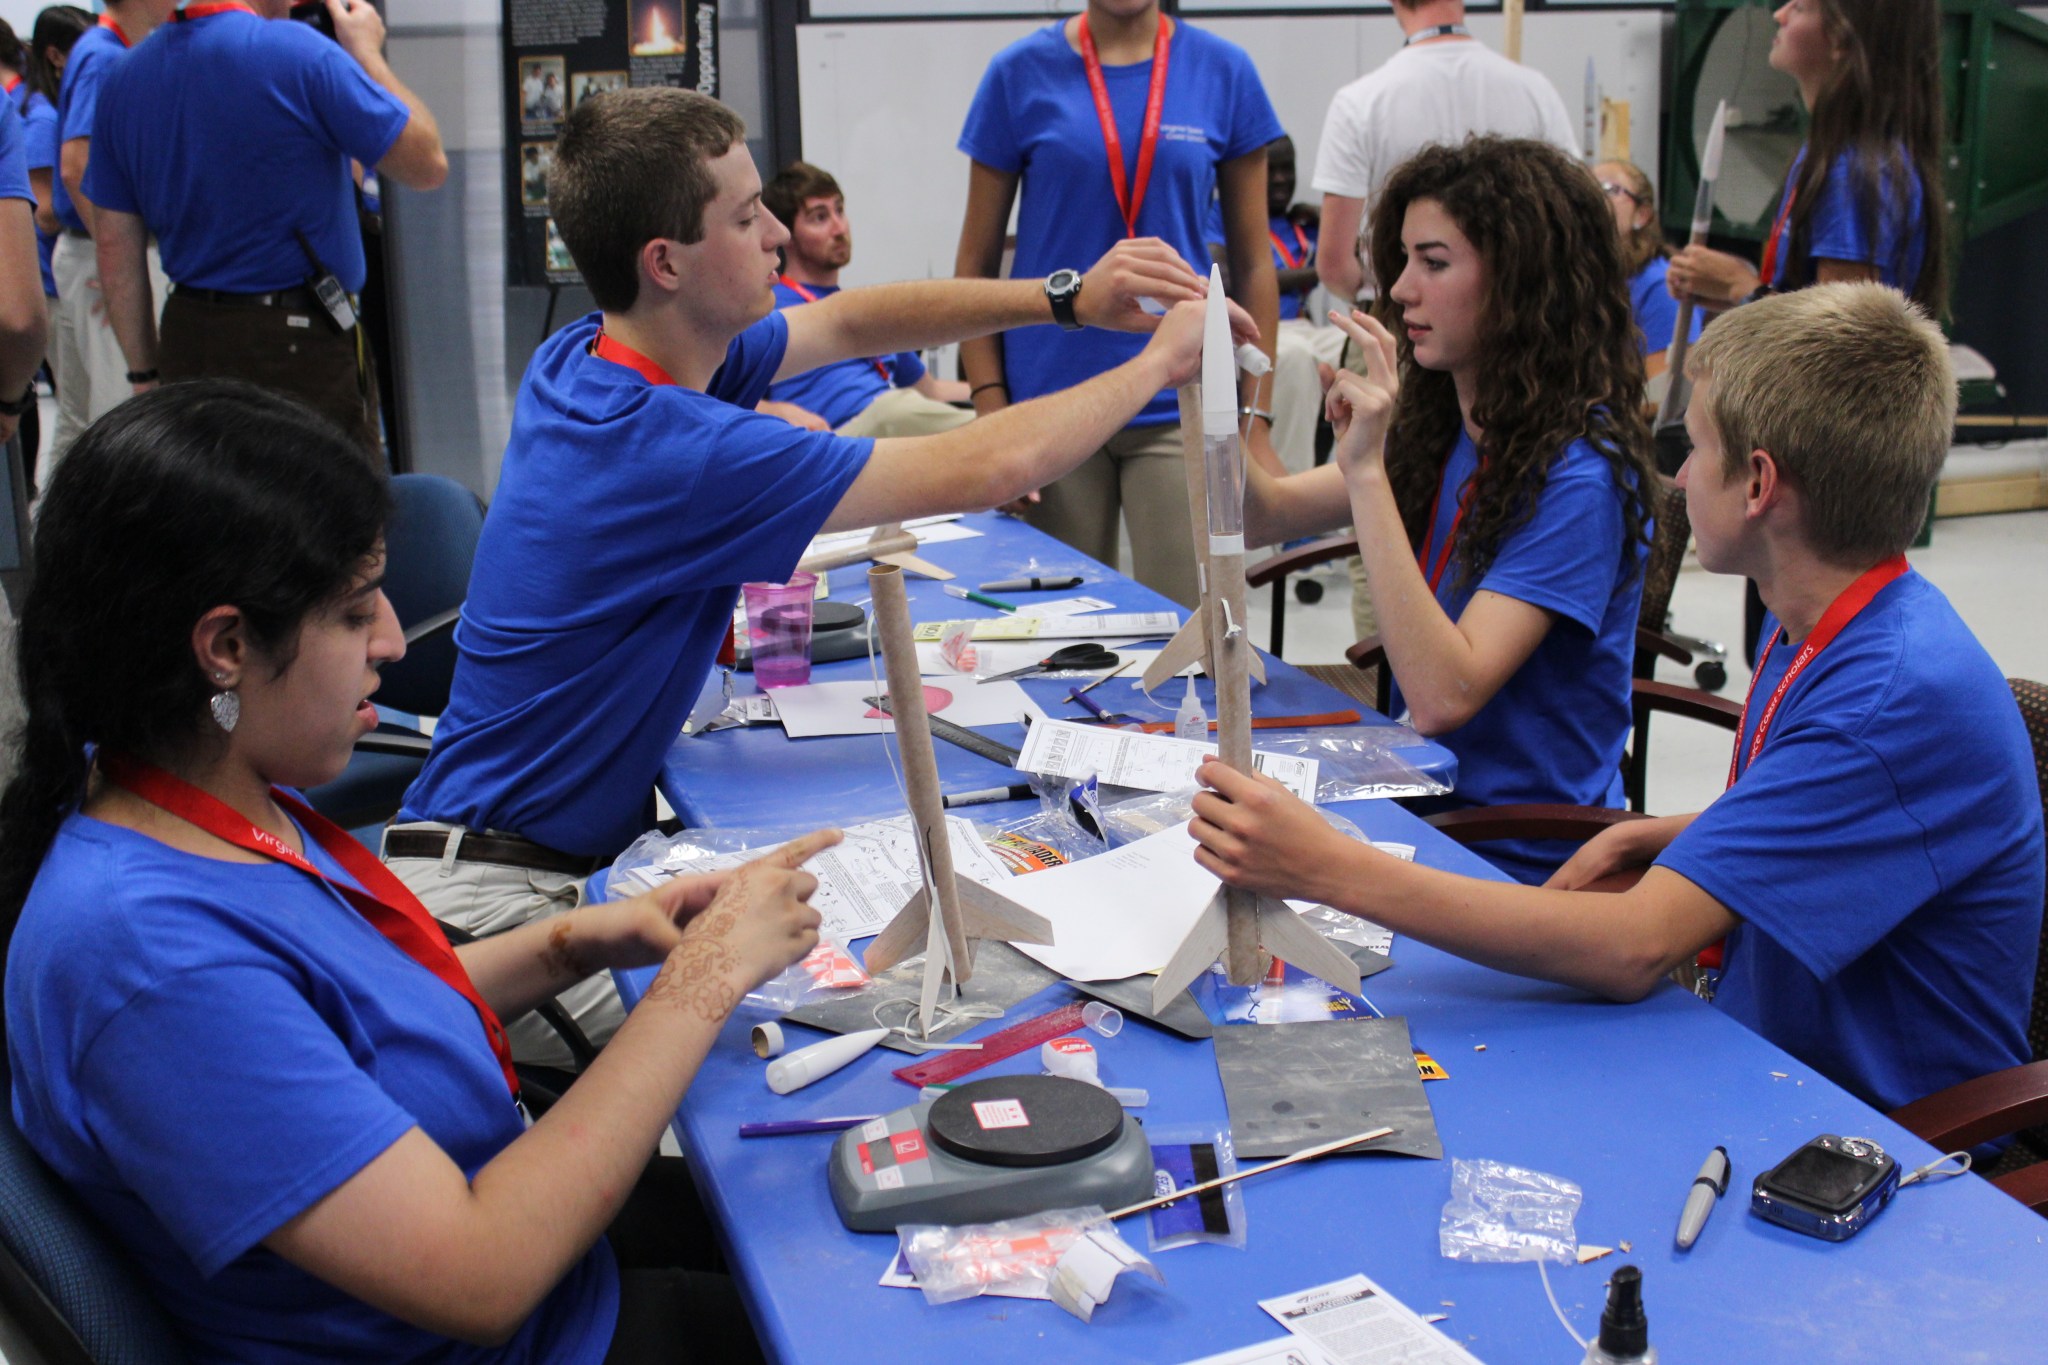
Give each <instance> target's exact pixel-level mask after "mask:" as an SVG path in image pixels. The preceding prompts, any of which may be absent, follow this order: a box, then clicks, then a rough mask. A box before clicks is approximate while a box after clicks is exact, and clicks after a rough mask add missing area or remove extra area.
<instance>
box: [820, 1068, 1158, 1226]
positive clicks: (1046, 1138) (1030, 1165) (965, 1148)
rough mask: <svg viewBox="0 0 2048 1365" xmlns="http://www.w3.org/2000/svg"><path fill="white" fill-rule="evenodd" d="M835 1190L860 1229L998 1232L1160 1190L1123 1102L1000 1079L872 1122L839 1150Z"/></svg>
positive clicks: (852, 1132) (1084, 1087) (1061, 1081)
mask: <svg viewBox="0 0 2048 1365" xmlns="http://www.w3.org/2000/svg"><path fill="white" fill-rule="evenodd" d="M828 1169H829V1181H830V1184H831V1187H832V1204H833V1207H834V1208H836V1209H837V1210H838V1211H839V1220H840V1221H841V1222H842V1223H844V1224H846V1226H847V1227H849V1228H851V1229H852V1230H853V1231H855V1232H892V1231H894V1230H895V1229H896V1228H897V1226H898V1225H900V1224H903V1223H939V1224H946V1225H958V1224H962V1223H992V1222H996V1221H999V1220H1001V1219H1004V1218H1019V1217H1022V1216H1024V1215H1025V1214H1031V1213H1042V1212H1044V1211H1045V1210H1047V1209H1064V1208H1076V1207H1080V1206H1083V1205H1088V1204H1096V1205H1100V1206H1101V1207H1102V1208H1105V1209H1119V1208H1122V1207H1124V1206H1125V1205H1127V1204H1136V1203H1138V1202H1140V1201H1142V1200H1145V1199H1149V1198H1150V1197H1151V1196H1152V1193H1153V1175H1152V1146H1151V1144H1150V1143H1149V1142H1148V1141H1146V1138H1145V1130H1144V1128H1143V1127H1142V1126H1140V1125H1139V1124H1138V1123H1137V1122H1136V1121H1135V1120H1133V1119H1131V1118H1129V1117H1127V1116H1126V1115H1125V1114H1124V1110H1123V1106H1122V1105H1120V1104H1118V1103H1117V1101H1116V1097H1115V1096H1113V1095H1111V1094H1110V1093H1109V1092H1108V1091H1106V1090H1104V1089H1102V1088H1101V1087H1099V1086H1093V1085H1090V1084H1088V1083H1087V1082H1086V1081H1075V1080H1068V1079H1067V1078H1065V1077H1062V1076H1030V1075H1024V1076H997V1077H992V1078H990V1079H988V1080H981V1081H972V1082H969V1083H968V1084H966V1085H962V1086H958V1087H955V1088H954V1089H952V1090H949V1091H947V1092H946V1093H945V1094H944V1095H941V1096H939V1097H938V1098H937V1099H935V1100H920V1101H918V1102H917V1103H916V1104H913V1105H911V1106H910V1107H909V1108H907V1109H898V1110H897V1111H895V1112H894V1113H892V1114H884V1115H882V1116H881V1117H880V1118H877V1119H871V1120H869V1121H868V1122H867V1123H865V1124H863V1125H862V1126H860V1127H858V1128H850V1129H848V1130H847V1131H846V1132H844V1133H842V1134H840V1136H839V1140H838V1141H837V1142H836V1143H834V1144H833V1147H832V1156H831V1165H830V1167H829V1168H828Z"/></svg>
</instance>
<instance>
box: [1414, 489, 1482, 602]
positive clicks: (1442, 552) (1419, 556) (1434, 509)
mask: <svg viewBox="0 0 2048 1365" xmlns="http://www.w3.org/2000/svg"><path fill="white" fill-rule="evenodd" d="M1485 468H1486V462H1485V461H1484V460H1481V461H1480V462H1479V466H1478V468H1476V469H1474V470H1473V471H1472V477H1471V478H1469V479H1467V480H1465V487H1464V489H1463V490H1462V491H1461V492H1460V493H1459V494H1458V510H1457V511H1456V512H1454V513H1452V514H1451V528H1450V530H1448V531H1446V532H1445V533H1444V542H1443V544H1442V545H1441V546H1439V547H1438V549H1437V555H1436V567H1435V568H1433V569H1432V568H1431V567H1430V564H1429V538H1430V537H1431V536H1432V535H1435V534H1436V518H1437V514H1438V513H1439V512H1441V511H1442V510H1443V505H1444V486H1443V483H1442V481H1441V480H1439V481H1438V483H1437V486H1436V496H1435V497H1434V498H1432V499H1431V500H1430V503H1429V529H1428V530H1426V531H1424V532H1423V535H1422V549H1421V550H1419V551H1417V552H1416V555H1415V566H1416V567H1417V568H1419V569H1421V570H1422V573H1423V576H1424V577H1425V578H1427V579H1428V580H1429V595H1430V596H1431V597H1434V596H1436V585H1437V584H1439V583H1441V582H1443V581H1444V570H1445V569H1446V568H1448V567H1449V566H1450V562H1451V550H1452V548H1453V547H1455V546H1456V545H1457V543H1458V527H1459V525H1460V524H1462V523H1463V522H1464V520H1465V512H1466V510H1467V509H1468V508H1470V507H1471V506H1472V495H1473V494H1474V493H1475V492H1477V491H1478V489H1479V475H1480V473H1481V472H1482V471H1484V470H1485Z"/></svg>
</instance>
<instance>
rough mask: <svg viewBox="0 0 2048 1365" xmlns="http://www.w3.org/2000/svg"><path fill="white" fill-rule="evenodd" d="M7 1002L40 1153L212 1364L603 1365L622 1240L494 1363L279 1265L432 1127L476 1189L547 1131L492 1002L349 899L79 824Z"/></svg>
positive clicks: (314, 853) (28, 911)
mask: <svg viewBox="0 0 2048 1365" xmlns="http://www.w3.org/2000/svg"><path fill="white" fill-rule="evenodd" d="M306 842H307V845H308V857H309V858H310V860H311V861H312V862H313V864H314V865H315V866H316V867H319V868H320V869H321V870H322V871H323V872H326V873H327V874H328V875H329V876H332V877H336V878H338V879H340V880H342V881H348V880H349V878H348V877H347V874H346V873H344V872H342V871H341V869H340V868H339V867H337V866H336V865H335V864H334V862H333V861H332V860H331V859H330V858H328V857H327V855H326V854H325V852H324V851H322V850H321V849H320V848H319V847H318V846H317V845H314V844H313V843H312V841H311V840H310V839H309V840H307V841H306ZM6 1000H7V1045H8V1054H9V1058H10V1061H11V1063H12V1067H13V1075H14V1086H13V1090H14V1093H13V1103H14V1116H15V1119H16V1121H17V1122H18V1123H19V1124H20V1125H21V1130H22V1133H23V1135H24V1136H26V1137H27V1139H28V1141H29V1144H30V1145H31V1146H32V1147H34V1148H35V1150H36V1152H37V1153H38V1154H39V1155H41V1157H42V1158H43V1160H44V1161H46V1162H48V1163H49V1164H50V1166H51V1168H52V1169H54V1170H55V1171H56V1173H57V1174H58V1176H59V1177H60V1178H61V1179H62V1180H63V1181H64V1183H65V1184H66V1185H68V1186H69V1187H70V1188H71V1189H72V1190H73V1191H74V1192H75V1193H76V1194H77V1195H78V1196H79V1198H80V1199H82V1200H83V1201H84V1203H85V1204H86V1206H87V1207H88V1208H89V1209H91V1210H92V1212H93V1214H94V1215H95V1216H96V1217H97V1218H98V1219H99V1221H100V1222H101V1224H102V1225H103V1226H104V1227H105V1228H106V1229H107V1230H108V1231H109V1232H110V1233H112V1234H113V1237H114V1239H115V1240H116V1241H117V1242H118V1243H119V1244H120V1245H121V1246H123V1247H124V1248H126V1250H127V1251H128V1252H129V1253H130V1254H131V1255H132V1256H133V1257H134V1259H135V1262H136V1264H137V1266H138V1268H139V1269H140V1271H141V1273H142V1277H143V1279H144V1281H145V1282H146V1283H147V1284H148V1286H149V1287H150V1289H151V1290H152V1291H153V1294H154V1297H155V1298H156V1300H157V1302H158V1303H159V1304H161V1305H162V1306H163V1308H164V1310H165V1312H166V1313H168V1314H169V1315H170V1317H171V1319H172V1320H173V1322H175V1323H176V1324H177V1326H178V1328H179V1330H180V1332H181V1333H182V1334H183V1335H184V1337H185V1338H186V1340H187V1341H188V1343H189V1344H190V1345H191V1346H192V1347H193V1351H192V1354H193V1358H194V1359H206V1360H233V1361H279V1360H306V1361H312V1360H321V1361H379V1362H383V1361H423V1360H433V1361H437V1362H441V1361H475V1362H483V1361H506V1362H509V1361H536V1362H538V1361H556V1360H565V1361H592V1362H594V1361H598V1360H601V1359H602V1358H603V1356H604V1353H605V1349H606V1346H607V1344H608V1343H609V1341H610V1339H611V1335H612V1330H613V1326H614V1323H615V1322H616V1319H617V1316H618V1271H617V1267H616V1265H615V1264H614V1262H613V1259H612V1254H611V1250H610V1248H609V1247H608V1246H607V1245H606V1244H605V1243H604V1242H603V1241H602V1240H600V1241H599V1242H598V1243H597V1244H596V1245H594V1246H593V1247H592V1248H591V1249H590V1251H589V1252H587V1253H586V1254H585V1255H584V1256H583V1258H582V1259H581V1260H580V1261H579V1262H577V1264H576V1265H575V1266H574V1267H573V1268H572V1269H571V1270H570V1271H569V1273H568V1275H567V1276H566V1277H565V1278H564V1279H563V1280H562V1282H561V1283H560V1284H559V1285H557V1286H556V1287H555V1289H554V1290H553V1291H551V1292H550V1293H549V1295H548V1297H547V1298H546V1299H545V1300H543V1301H542V1303H541V1306H540V1308H539V1309H538V1310H537V1311H536V1312H535V1313H534V1315H533V1316H532V1317H531V1318H530V1319H528V1320H527V1322H526V1323H525V1324H524V1325H523V1326H522V1327H521V1328H520V1329H519V1332H518V1334H517V1335H516V1336H514V1337H513V1339H512V1340H511V1341H510V1342H509V1343H507V1344H506V1345H505V1346H502V1347H498V1348H495V1349H492V1348H484V1347H473V1346H466V1345H464V1344H462V1343H459V1342H453V1341H450V1340H448V1339H447V1338H445V1337H440V1336H436V1335H434V1334H433V1333H430V1332H426V1331H423V1330H421V1329H420V1328H417V1327H413V1326H410V1325H408V1324H406V1323H403V1322H401V1321H399V1320H398V1319H396V1318H394V1317H392V1316H391V1315H389V1314H388V1313H385V1312H383V1311H381V1310H379V1309H376V1308H373V1307H371V1306H370V1305H368V1304H366V1303H363V1302H362V1301H361V1300H359V1299H355V1298H353V1297H351V1296H349V1295H348V1294H346V1293H344V1292H342V1291H341V1290H339V1289H336V1288H334V1287H333V1286H332V1285H329V1284H327V1283H326V1282H324V1281H322V1280H319V1279H317V1278H315V1277H314V1276H312V1275H309V1274H307V1273H306V1272H305V1271H303V1270H300V1269H298V1268H297V1267H295V1266H293V1265H292V1264H290V1263H289V1262H287V1261H286V1260H284V1259H283V1258H282V1257H280V1256H278V1255H276V1254H275V1253H273V1252H271V1251H269V1250H267V1249H266V1248H264V1247H263V1246H262V1245H261V1243H262V1241H263V1239H264V1238H266V1237H268V1236H269V1235H270V1234H271V1233H273V1232H275V1231H276V1230H277V1229H278V1228H279V1227H282V1226H283V1225H284V1224H285V1223H287V1222H289V1221H290V1220H291V1219H293V1218H295V1217H297V1216H298V1215H299V1214H301V1213H303V1212H304V1211H305V1210H307V1209H308V1208H311V1207H312V1206H313V1205H314V1204H316V1203H318V1202H319V1201H320V1200H321V1199H323V1198H325V1197H326V1196H327V1195H328V1194H329V1193H331V1192H332V1191H333V1190H335V1189H336V1188H337V1187H339V1186H340V1185H342V1184H344V1183H345V1182H346V1181H348V1180H349V1178H350V1177H352V1176H354V1175H355V1174H356V1173H357V1172H358V1171H360V1170H362V1169H363V1167H365V1166H366V1165H368V1164H369V1163H370V1162H371V1161H372V1160H374V1159H375V1158H376V1157H378V1156H379V1155H381V1154H382V1153H383V1152H384V1151H385V1150H386V1149H388V1148H389V1147H390V1146H391V1144H392V1143H394V1142H395V1141H397V1140H398V1138H399V1137H400V1136H402V1135H403V1134H405V1133H406V1132H408V1131H410V1130H412V1129H414V1128H418V1129H420V1130H421V1131H422V1132H424V1133H425V1134H426V1135H427V1136H428V1137H429V1138H431V1139H433V1141H434V1142H435V1143H436V1144H438V1145H439V1146H440V1147H441V1149H442V1150H443V1151H445V1152H446V1153H447V1154H448V1156H449V1158H450V1159H451V1160H452V1161H454V1162H455V1164H456V1165H458V1166H460V1167H461V1168H462V1171H463V1173H464V1174H465V1175H467V1176H470V1177H474V1176H475V1174H476V1172H477V1171H478V1170H480V1169H482V1167H483V1166H484V1165H485V1164H487V1163H488V1162H489V1161H490V1160H491V1159H492V1158H493V1157H495V1156H497V1154H498V1153H499V1152H501V1151H503V1150H504V1148H505V1147H506V1146H507V1145H509V1144H510V1143H511V1142H512V1141H513V1140H514V1139H515V1138H517V1137H518V1136H519V1135H520V1133H521V1132H522V1131H523V1129H524V1125H523V1124H522V1123H521V1121H520V1118H519V1114H518V1112H517V1111H516V1110H515V1109H514V1108H513V1106H512V1102H511V1099H510V1097H509V1096H508V1095H507V1094H506V1093H505V1077H504V1073H503V1072H502V1071H501V1070H500V1069H499V1067H498V1062H497V1058H496V1057H495V1056H494V1055H493V1054H492V1052H491V1048H490V1044H489V1043H488V1042H487V1041H486V1040H485V1037H484V1031H483V1027H482V1025H481V1024H480V1023H479V1022H478V1019H477V1015H476V1011H475V1010H474V1009H473V1008H472V1007H471V1006H470V1004H469V1002H468V1001H467V1000H465V999H463V997H462V996H461V995H459V994H457V993H456V992H455V991H454V990H453V989H451V988H449V987H448V986H446V985H445V984H443V983H442V982H441V981H440V980H438V979H437V978H436V977H435V976H434V975H433V974H432V973H430V972H429V971H428V970H427V969H426V968H424V967H422V966H421V965H420V964H418V963H417V962H414V961H413V960H412V959H411V958H410V957H408V956H406V954H405V953H404V952H403V951H402V950H400V949H399V948H398V947H396V946H395V945H393V944H392V943H391V942H390V940H388V939H386V938H385V937H384V936H383V935H382V934H380V933H378V932H377V930H376V929H375V928H373V927H372V926H371V925H370V923H369V921H368V920H366V919H364V918H363V917H362V915H361V914H360V913H358V912H357V911H356V910H355V909H354V908H353V907H351V906H350V905H349V904H348V903H347V902H346V901H344V900H342V899H341V897H340V896H339V895H337V894H336V893H335V892H334V891H333V890H332V889H331V888H328V887H327V886H325V885H323V884H322V883H319V882H316V881H314V880H313V879H312V878H311V877H308V876H306V875H305V874H304V873H302V872H298V871H296V870H294V869H292V868H290V867H287V866H285V865H284V864H282V863H266V864H262V865H245V864H240V863H228V862H222V861H219V860H217V859H212V858H203V857H199V856H197V855H194V854H190V853H183V852H180V851H178V850H176V849H172V848H170V847H168V846H166V845H164V844H160V843H158V842H157V841H156V840H154V839H151V838H149V837H147V836H145V835H142V834H138V833H136V832H134V831H133V830H128V829H124V828H121V827H119V826H115V825H109V824H106V823H103V822H101V821H98V820H93V819H90V818H87V817H85V816H81V815H73V816H72V817H71V818H70V819H69V820H67V821H66V822H65V824H64V827H63V829H62V830H61V831H60V832H59V833H58V835H57V838H56V841H55V842H54V843H53V844H52V846H51V849H50V852H49V854H48V856H47V857H45V859H44V860H43V865H42V869H41V870H40V871H39V872H38V873H37V875H36V881H35V885H34V887H33V888H32V889H31V891H30V893H29V897H28V901H27V904H26V906H25V907H24V908H23V910H22V915H21V922H20V926H19V927H18V928H17V929H16V930H15V933H14V940H13V945H12V947H11V948H10V950H9V952H8V957H7V991H6ZM507 1254H516V1253H515V1252H513V1251H511V1250H508V1251H507Z"/></svg>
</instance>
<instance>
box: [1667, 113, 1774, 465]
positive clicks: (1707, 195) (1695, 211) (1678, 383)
mask: <svg viewBox="0 0 2048 1365" xmlns="http://www.w3.org/2000/svg"><path fill="white" fill-rule="evenodd" d="M1727 136H1728V101H1727V100H1722V101H1721V102H1720V104H1718V105H1717V106H1715V108H1714V122H1713V126H1712V127H1710V128H1708V129H1707V147H1706V150H1705V151H1704V152H1702V153H1701V154H1700V189H1699V194H1698V196H1697V197H1696V198H1695V199H1694V200H1693V206H1692V235H1691V236H1690V237H1689V238H1688V239H1687V241H1686V245H1687V246H1705V245H1706V241H1707V232H1708V230H1709V229H1710V228H1712V227H1713V225H1714V182H1715V181H1716V180H1719V179H1720V178H1721V148H1722V145H1723V144H1724V143H1725V142H1726V141H1727ZM1766 283H1769V281H1766ZM1692 313H1693V304H1692V300H1691V299H1680V300H1679V301H1678V323H1677V326H1676V328H1675V330H1674V331H1673V332H1672V334H1671V361H1670V364H1669V365H1667V366H1666V367H1665V371H1664V372H1665V374H1666V375H1667V376H1669V378H1668V379H1667V380H1666V383H1665V387H1664V401H1663V403H1661V404H1660V405H1659V406H1658V408H1657V425H1658V426H1660V427H1662V426H1668V425H1669V424H1671V423H1673V422H1676V421H1679V420H1680V419H1682V418H1683V417H1684V416H1685V400H1686V394H1687V392H1688V391H1689V390H1690V389H1691V387H1692V386H1691V385H1689V384H1687V383H1686V382H1685V353H1686V351H1687V350H1688V349H1690V348H1691V346H1692Z"/></svg>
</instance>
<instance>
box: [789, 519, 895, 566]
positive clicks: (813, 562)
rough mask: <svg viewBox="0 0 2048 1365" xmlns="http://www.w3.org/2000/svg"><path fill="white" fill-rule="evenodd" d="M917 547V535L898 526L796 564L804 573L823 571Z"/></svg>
mask: <svg viewBox="0 0 2048 1365" xmlns="http://www.w3.org/2000/svg"><path fill="white" fill-rule="evenodd" d="M916 549H917V537H916V536H914V535H912V534H911V533H910V532H908V531H906V530H904V529H903V528H901V527H898V528H897V529H896V530H895V531H894V532H892V533H891V534H889V535H882V534H880V533H877V534H875V535H873V536H870V537H868V538H867V539H866V540H863V541H862V542H860V544H858V545H844V546H841V547H840V548H839V549H836V550H820V551H819V552H818V553H817V554H814V555H810V556H807V557H806V558H804V559H803V560H802V561H800V562H799V563H798V564H797V567H798V568H799V569H802V570H803V571H804V572H805V573H824V572H825V571H826V570H828V569H843V568H845V567H846V566H847V565H849V564H858V563H860V562H862V561H863V560H868V559H874V558H876V557H877V556H880V555H893V554H909V553H911V552H913V551H915V550H916Z"/></svg>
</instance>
